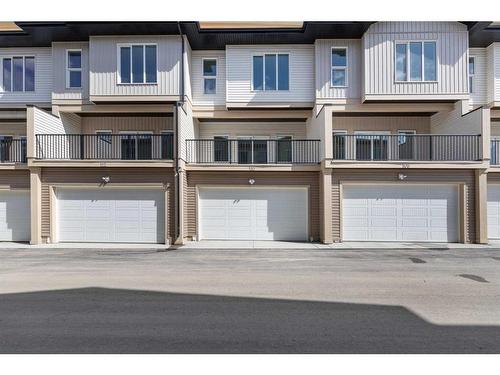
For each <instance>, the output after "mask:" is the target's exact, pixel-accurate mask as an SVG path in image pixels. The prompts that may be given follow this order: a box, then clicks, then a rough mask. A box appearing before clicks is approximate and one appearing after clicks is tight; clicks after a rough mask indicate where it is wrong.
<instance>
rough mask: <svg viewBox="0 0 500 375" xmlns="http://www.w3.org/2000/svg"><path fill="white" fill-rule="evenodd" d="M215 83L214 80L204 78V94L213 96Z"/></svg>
mask: <svg viewBox="0 0 500 375" xmlns="http://www.w3.org/2000/svg"><path fill="white" fill-rule="evenodd" d="M215 90H216V81H215V78H205V82H204V92H205V94H215Z"/></svg>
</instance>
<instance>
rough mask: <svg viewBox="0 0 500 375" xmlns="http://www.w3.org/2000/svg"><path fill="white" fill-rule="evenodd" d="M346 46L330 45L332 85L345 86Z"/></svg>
mask: <svg viewBox="0 0 500 375" xmlns="http://www.w3.org/2000/svg"><path fill="white" fill-rule="evenodd" d="M347 59H348V58H347V47H332V59H331V65H332V70H331V73H332V76H331V79H330V84H331V85H332V87H347V64H348V62H347Z"/></svg>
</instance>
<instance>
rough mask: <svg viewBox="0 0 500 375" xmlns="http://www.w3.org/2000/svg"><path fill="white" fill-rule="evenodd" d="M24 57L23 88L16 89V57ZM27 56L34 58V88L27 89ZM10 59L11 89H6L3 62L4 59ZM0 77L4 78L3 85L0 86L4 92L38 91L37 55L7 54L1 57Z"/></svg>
mask: <svg viewBox="0 0 500 375" xmlns="http://www.w3.org/2000/svg"><path fill="white" fill-rule="evenodd" d="M15 58H22V59H23V89H22V90H14V59H15ZM26 58H33V75H34V80H33V90H29V91H26ZM5 59H8V60H10V90H8V91H7V90H5V85H4V76H3V64H4V60H5ZM0 62H1V64H0V77H1V78H2V85H1V86H0V89H1V91H0V92H3V93H36V86H37V85H36V76H37V75H36V55H35V54H27V55H5V56H2V57H0Z"/></svg>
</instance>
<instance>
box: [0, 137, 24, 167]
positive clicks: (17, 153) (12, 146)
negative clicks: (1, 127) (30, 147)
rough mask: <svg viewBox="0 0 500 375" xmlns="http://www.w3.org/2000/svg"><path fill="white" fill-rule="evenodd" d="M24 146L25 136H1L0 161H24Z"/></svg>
mask: <svg viewBox="0 0 500 375" xmlns="http://www.w3.org/2000/svg"><path fill="white" fill-rule="evenodd" d="M26 146H27V143H26V138H23V139H12V137H2V138H1V139H0V163H21V164H24V163H26V161H27V158H26V150H27V147H26Z"/></svg>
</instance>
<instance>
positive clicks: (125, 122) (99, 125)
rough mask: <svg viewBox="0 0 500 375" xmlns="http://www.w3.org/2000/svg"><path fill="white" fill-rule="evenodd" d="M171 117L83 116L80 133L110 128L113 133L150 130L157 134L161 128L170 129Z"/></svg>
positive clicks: (90, 132) (171, 124)
mask: <svg viewBox="0 0 500 375" xmlns="http://www.w3.org/2000/svg"><path fill="white" fill-rule="evenodd" d="M172 128H173V118H172V117H143V116H137V117H136V116H123V117H83V118H82V133H83V134H94V133H95V132H96V131H97V130H111V131H112V132H113V133H114V134H118V133H120V132H121V131H151V132H153V133H155V134H159V133H160V132H161V131H162V130H172Z"/></svg>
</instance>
